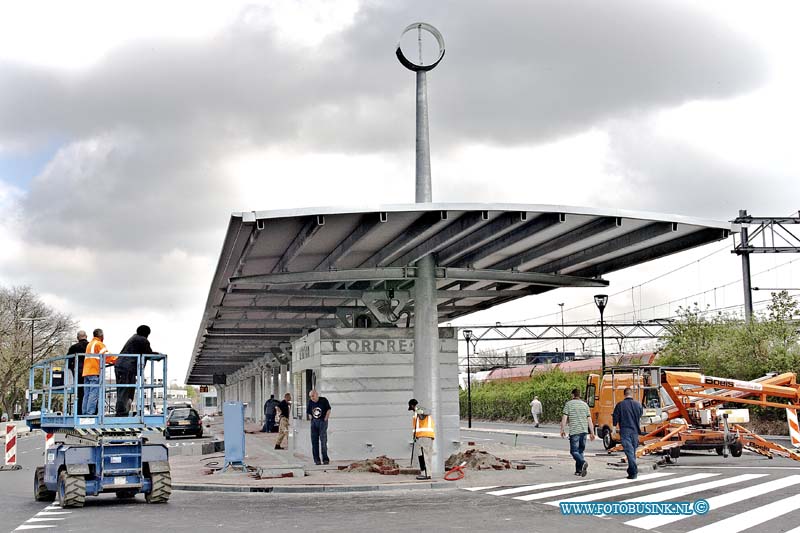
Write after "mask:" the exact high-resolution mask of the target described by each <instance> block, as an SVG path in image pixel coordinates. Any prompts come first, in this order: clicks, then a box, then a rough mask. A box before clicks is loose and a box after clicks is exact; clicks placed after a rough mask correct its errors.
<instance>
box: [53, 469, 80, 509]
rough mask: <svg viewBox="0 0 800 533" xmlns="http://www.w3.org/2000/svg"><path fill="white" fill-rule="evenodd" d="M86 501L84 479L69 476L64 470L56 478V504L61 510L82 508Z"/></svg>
mask: <svg viewBox="0 0 800 533" xmlns="http://www.w3.org/2000/svg"><path fill="white" fill-rule="evenodd" d="M85 501H86V479H84V477H83V476H71V475H69V474H67V471H66V470H64V471H62V472H61V474H59V476H58V503H59V504H61V508H62V509H66V508H68V507H83V504H84V502H85Z"/></svg>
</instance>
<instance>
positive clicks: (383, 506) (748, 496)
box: [0, 428, 800, 533]
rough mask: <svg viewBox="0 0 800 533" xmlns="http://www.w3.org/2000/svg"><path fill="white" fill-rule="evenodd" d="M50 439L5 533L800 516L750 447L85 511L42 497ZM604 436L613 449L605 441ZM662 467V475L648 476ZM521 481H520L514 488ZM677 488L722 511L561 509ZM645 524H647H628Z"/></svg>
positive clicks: (28, 447) (765, 526) (771, 527)
mask: <svg viewBox="0 0 800 533" xmlns="http://www.w3.org/2000/svg"><path fill="white" fill-rule="evenodd" d="M540 429H545V430H547V428H540ZM482 435H484V436H486V435H490V436H491V434H482ZM498 437H499V438H507V437H506V436H498ZM467 438H471V435H470V436H468V437H467ZM512 438H513V436H512ZM532 438H534V439H537V440H536V441H535V442H536V443H537V444H543V443H544V442H547V441H550V440H551V439H542V438H539V437H532ZM43 441H44V439H43V437H41V436H32V437H25V438H22V439H20V440H19V459H20V464H22V465H23V467H24V468H23V470H21V471H14V472H0V509H2V512H0V516H2V519H0V531H14V530H27V529H34V528H36V529H41V530H45V531H47V530H51V531H90V532H94V531H97V532H101V531H103V532H104V531H114V532H127V531H131V532H138V533H140V532H141V531H147V530H155V529H156V528H159V529H161V530H164V529H165V530H169V531H192V532H195V533H196V532H202V531H209V530H212V529H219V528H222V529H223V530H226V531H253V530H264V529H266V528H269V529H275V530H284V531H285V530H303V531H376V530H380V531H382V532H393V531H413V530H420V531H455V530H465V531H560V532H567V533H573V532H574V533H579V532H580V533H584V532H585V531H587V530H589V529H595V530H596V529H597V528H598V525H599V526H600V527H602V528H603V529H605V530H613V531H615V533H616V532H626V531H659V532H663V533H683V532H688V531H694V530H695V529H697V528H700V527H703V526H710V525H717V526H720V527H721V529H718V530H721V531H725V532H726V533H732V532H736V531H743V530H750V531H770V532H773V531H774V532H786V531H790V530H792V529H793V528H796V527H797V526H798V524H800V464H798V463H794V462H792V461H789V460H784V459H775V460H772V461H770V460H768V459H765V458H762V457H758V456H754V455H752V454H748V453H745V455H743V456H742V457H741V458H738V459H733V458H728V459H724V458H721V457H717V456H716V455H713V454H705V453H698V454H685V455H683V456H681V458H680V459H679V461H678V465H677V466H674V467H667V468H663V469H658V470H655V471H653V470H650V469H646V468H643V469H642V471H641V473H640V479H639V480H637V481H635V482H628V481H626V480H624V478H623V476H622V475H621V474H620V475H619V476H616V472H615V473H614V474H615V475H614V476H612V479H610V480H605V479H597V480H593V479H592V476H591V475H590V476H589V477H588V478H586V479H580V480H576V479H575V478H572V477H571V476H569V475H568V474H565V477H564V480H563V481H558V482H557V483H561V485H559V486H558V487H555V488H554V487H552V486H551V487H541V486H538V485H533V486H526V487H495V488H483V489H482V488H480V487H473V488H476V489H477V490H473V491H469V490H463V489H455V490H444V491H422V490H410V491H392V492H378V493H350V494H347V493H342V494H242V493H214V492H182V491H176V492H174V493H173V496H172V498H171V500H170V502H169V503H167V504H164V505H148V504H146V503H145V502H144V498H143V497H142V496H138V497H137V498H136V499H135V500H134V501H131V502H122V501H118V500H117V499H116V498H115V497H114V496H113V495H104V496H101V497H97V498H88V499H87V501H86V506H85V507H84V508H82V509H69V510H61V509H58V508H57V507H55V506H48V504H46V503H41V502H36V501H34V500H33V497H32V478H33V469H34V467H35V466H36V465H39V464H41V462H42V459H43V457H42V450H43V445H44V442H43ZM552 442H553V443H554V445H557V446H558V447H560V448H563V447H564V445H565V441H563V440H561V439H552ZM594 444H596V445H598V446H600V448H602V445H600V444H599V443H598V442H597V441H596V442H595V443H594ZM653 475H656V477H651V478H646V477H645V476H653ZM606 477H608V476H606ZM704 487H705V488H704ZM509 489H512V490H511V493H509V492H508V490H509ZM553 491H556V492H557V493H554V492H553ZM620 491H621V492H620ZM665 491H679V492H680V491H683V496H681V497H679V498H678V500H681V501H684V500H685V501H694V500H696V499H699V498H702V499H706V500H707V501H709V502H711V504H712V510H711V511H710V512H709V513H708V514H707V515H705V516H691V517H686V518H681V519H679V520H675V521H673V522H667V523H660V522H659V520H660V521H661V522H663V520H664V519H663V518H661V517H655V518H652V517H626V516H609V517H602V518H598V517H589V516H564V515H562V513H561V511H560V508H559V507H558V506H557V505H551V504H552V503H554V502H558V501H559V500H570V501H596V500H598V499H599V501H621V500H625V499H630V498H634V497H638V498H641V499H646V500H649V499H652V500H654V501H663V500H659V499H658V498H659V497H663V495H664V494H665ZM518 498H522V499H518ZM672 499H674V497H673V498H672ZM714 506H716V507H714ZM59 513H64V514H59ZM668 518H674V517H668ZM642 519H647V520H642ZM634 520H639V522H634V524H633V525H626V524H625V523H626V522H633V521H634ZM648 520H649V521H648ZM637 524H638V525H637ZM654 524H656V525H654ZM17 528H21V529H17ZM704 531H709V530H704ZM798 531H800V530H794V532H793V533H798Z"/></svg>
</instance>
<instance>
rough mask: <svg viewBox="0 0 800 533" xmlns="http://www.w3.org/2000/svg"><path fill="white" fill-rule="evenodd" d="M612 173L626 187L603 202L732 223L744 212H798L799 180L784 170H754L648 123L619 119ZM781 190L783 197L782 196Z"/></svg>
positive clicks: (614, 133) (612, 130)
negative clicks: (657, 130) (659, 131)
mask: <svg viewBox="0 0 800 533" xmlns="http://www.w3.org/2000/svg"><path fill="white" fill-rule="evenodd" d="M609 134H610V135H609V138H610V139H611V144H610V148H611V154H612V163H611V168H610V170H611V172H612V173H614V174H617V175H619V176H620V178H621V183H622V187H621V188H620V189H617V190H613V191H609V193H610V194H609V195H608V196H607V197H606V198H603V200H602V201H603V202H605V203H607V204H611V205H627V206H630V207H631V208H633V209H642V210H656V211H663V210H664V209H665V206H667V207H668V208H669V211H670V212H673V213H680V214H685V215H692V216H698V217H704V218H712V219H718V220H731V219H733V218H735V217H736V214H737V213H738V211H739V209H745V208H747V209H749V211H750V213H751V214H759V213H760V214H761V216H770V215H772V216H784V215H788V214H789V212H790V211H792V210H793V209H796V205H795V204H796V201H795V199H796V197H797V194H798V193H800V186H799V185H798V183H797V178H796V176H792V175H789V174H787V173H782V172H780V170H779V169H769V168H758V169H755V168H748V167H746V166H743V165H737V164H735V163H733V162H730V161H724V160H722V159H720V158H718V157H715V156H714V155H712V154H709V153H705V152H702V151H700V150H698V149H697V148H696V147H693V146H691V145H690V144H688V143H686V142H683V141H681V140H676V139H668V138H664V137H662V136H659V135H658V134H657V133H655V132H654V131H653V130H652V129H651V128H650V127H649V126H648V125H647V124H646V123H632V122H619V121H614V122H612V124H611V125H610V127H609ZM776 192H779V194H776Z"/></svg>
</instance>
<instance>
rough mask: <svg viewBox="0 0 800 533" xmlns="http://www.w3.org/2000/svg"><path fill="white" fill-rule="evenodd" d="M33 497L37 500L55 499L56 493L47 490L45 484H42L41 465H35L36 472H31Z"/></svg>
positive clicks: (49, 500)
mask: <svg viewBox="0 0 800 533" xmlns="http://www.w3.org/2000/svg"><path fill="white" fill-rule="evenodd" d="M33 497H34V498H36V501H37V502H51V501H53V500H55V499H56V493H55V492H54V491H52V490H47V485H45V484H44V467H43V466H37V467H36V472H35V473H34V474H33Z"/></svg>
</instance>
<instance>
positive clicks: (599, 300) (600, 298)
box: [594, 294, 608, 375]
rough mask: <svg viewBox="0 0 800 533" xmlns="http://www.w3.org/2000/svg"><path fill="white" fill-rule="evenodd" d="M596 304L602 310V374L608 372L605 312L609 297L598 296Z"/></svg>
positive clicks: (596, 296) (604, 295) (595, 300)
mask: <svg viewBox="0 0 800 533" xmlns="http://www.w3.org/2000/svg"><path fill="white" fill-rule="evenodd" d="M594 304H595V305H596V306H597V308H598V309H599V310H600V350H601V353H602V357H603V358H602V362H601V365H602V372H601V375H602V374H605V372H606V335H605V324H604V323H603V311H604V310H605V308H606V304H608V295H607V294H597V295H595V297H594Z"/></svg>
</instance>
